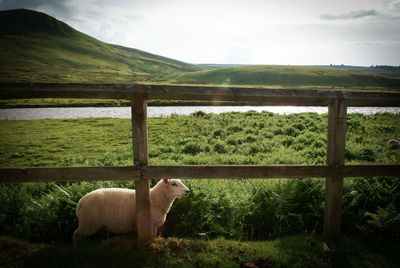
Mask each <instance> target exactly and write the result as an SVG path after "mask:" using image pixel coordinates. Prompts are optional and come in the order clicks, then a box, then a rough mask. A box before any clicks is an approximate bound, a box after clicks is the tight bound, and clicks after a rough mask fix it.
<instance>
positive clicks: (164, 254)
mask: <svg viewBox="0 0 400 268" xmlns="http://www.w3.org/2000/svg"><path fill="white" fill-rule="evenodd" d="M0 248H1V249H2V250H1V251H0V265H1V266H2V267H15V266H18V267H99V266H102V267H103V266H113V267H363V268H364V267H397V266H398V263H399V262H400V258H399V253H400V251H399V250H400V249H399V247H398V243H397V241H395V240H393V239H385V240H383V239H380V238H378V239H373V240H367V239H365V238H362V237H342V238H341V239H340V240H338V241H334V242H324V241H323V239H322V238H321V237H320V236H318V235H315V234H306V235H298V236H291V237H286V238H282V239H277V240H274V241H263V242H249V241H247V242H246V241H232V240H225V239H221V238H220V239H216V240H211V241H203V240H194V239H177V238H168V239H163V238H156V239H155V240H154V242H153V243H151V244H150V245H149V246H147V247H145V248H143V247H139V246H138V245H137V243H136V242H133V241H132V239H131V238H130V237H129V236H120V237H114V238H112V239H108V240H104V241H99V242H93V243H88V244H86V245H82V246H78V247H74V246H70V245H44V244H30V243H26V242H23V241H19V240H16V239H11V238H7V237H0Z"/></svg>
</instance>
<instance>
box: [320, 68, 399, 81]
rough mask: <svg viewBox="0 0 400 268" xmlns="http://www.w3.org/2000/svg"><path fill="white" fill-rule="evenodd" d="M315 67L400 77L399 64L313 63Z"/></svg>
mask: <svg viewBox="0 0 400 268" xmlns="http://www.w3.org/2000/svg"><path fill="white" fill-rule="evenodd" d="M315 67H323V68H330V69H340V70H349V71H357V72H365V73H372V74H379V75H384V76H389V77H393V78H399V79H400V66H388V65H375V66H369V67H365V66H351V65H333V64H332V65H315Z"/></svg>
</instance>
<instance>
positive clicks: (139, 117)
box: [131, 86, 152, 241]
mask: <svg viewBox="0 0 400 268" xmlns="http://www.w3.org/2000/svg"><path fill="white" fill-rule="evenodd" d="M131 107H132V138H133V152H134V156H133V157H134V164H135V166H138V167H139V168H140V179H139V180H138V181H136V222H137V233H138V238H139V240H140V241H149V240H151V239H152V232H151V217H150V215H151V214H150V181H149V180H148V179H146V178H143V172H142V170H141V168H142V167H143V166H147V165H148V150H147V102H146V96H145V92H144V90H143V88H142V87H141V86H137V87H136V91H135V95H134V98H133V99H132V101H131Z"/></svg>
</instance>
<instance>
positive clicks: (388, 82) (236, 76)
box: [171, 65, 400, 88]
mask: <svg viewBox="0 0 400 268" xmlns="http://www.w3.org/2000/svg"><path fill="white" fill-rule="evenodd" d="M171 82H172V83H177V84H216V85H226V86H228V85H263V86H279V87H306V86H312V87H350V88H400V79H396V78H390V77H386V76H381V75H374V74H368V73H362V72H356V71H347V70H336V69H327V68H318V67H307V66H277V65H260V66H238V67H232V68H223V69H214V70H206V71H198V72H192V73H185V74H180V75H177V76H176V77H175V78H174V79H172V80H171Z"/></svg>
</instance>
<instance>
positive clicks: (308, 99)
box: [0, 83, 400, 107]
mask: <svg viewBox="0 0 400 268" xmlns="http://www.w3.org/2000/svg"><path fill="white" fill-rule="evenodd" d="M138 91H140V92H143V94H145V96H146V99H148V100H202V101H216V102H217V101H238V102H247V103H248V104H249V105H276V106H282V105H293V106H328V105H329V103H332V102H333V101H334V100H335V99H345V100H346V102H347V105H348V106H354V107H357V106H376V107H400V93H398V92H399V91H397V93H376V92H350V91H333V90H331V89H318V90H315V89H276V88H275V89H274V88H257V87H215V86H178V85H132V84H54V83H34V84H31V83H0V99H15V98H19V99H20V98H93V99H129V100H130V99H132V98H133V97H134V95H135V93H136V92H138ZM393 91H394V90H393ZM394 92H396V91H394Z"/></svg>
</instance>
